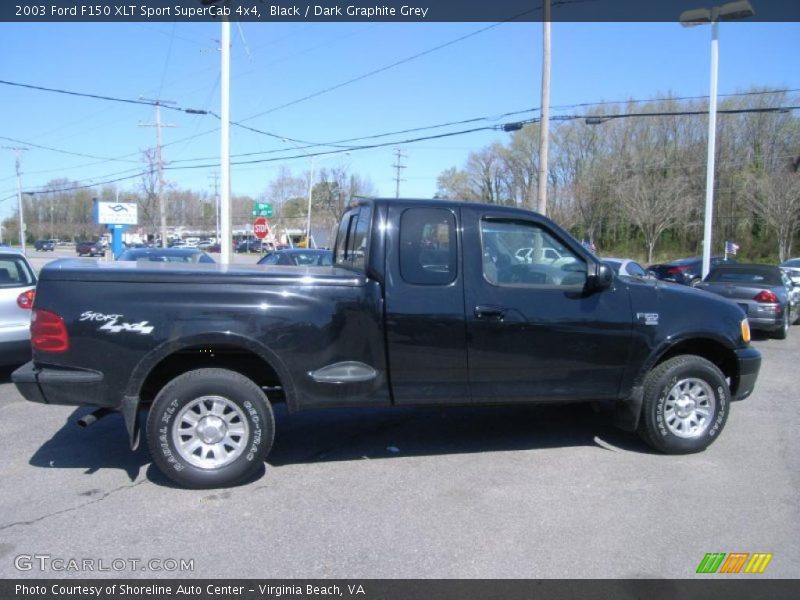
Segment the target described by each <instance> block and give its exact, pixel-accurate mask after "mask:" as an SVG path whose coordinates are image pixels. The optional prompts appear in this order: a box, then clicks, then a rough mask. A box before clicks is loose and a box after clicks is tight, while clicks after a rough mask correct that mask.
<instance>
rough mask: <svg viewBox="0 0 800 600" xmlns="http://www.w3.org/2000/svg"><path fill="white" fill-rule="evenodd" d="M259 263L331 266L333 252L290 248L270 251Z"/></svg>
mask: <svg viewBox="0 0 800 600" xmlns="http://www.w3.org/2000/svg"><path fill="white" fill-rule="evenodd" d="M258 264H259V265H288V266H293V267H330V266H331V265H332V264H333V252H331V251H330V250H322V249H314V248H312V249H311V250H306V249H305V248H290V249H288V250H276V251H275V252H270V253H269V254H267V255H266V256H265V257H264V258H262V259H261V260H259V261H258Z"/></svg>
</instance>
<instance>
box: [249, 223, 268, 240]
mask: <svg viewBox="0 0 800 600" xmlns="http://www.w3.org/2000/svg"><path fill="white" fill-rule="evenodd" d="M253 233H254V234H255V236H256V237H257V238H258V239H260V240H263V239H264V238H265V237H267V236H268V235H269V225H268V224H267V220H266V219H265V218H264V217H258V218H257V219H256V220H255V223H253Z"/></svg>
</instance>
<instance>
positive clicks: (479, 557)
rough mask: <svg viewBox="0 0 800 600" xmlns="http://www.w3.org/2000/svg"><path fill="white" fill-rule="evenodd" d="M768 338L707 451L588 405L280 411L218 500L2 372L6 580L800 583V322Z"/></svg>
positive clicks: (0, 570)
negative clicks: (747, 387) (719, 568)
mask: <svg viewBox="0 0 800 600" xmlns="http://www.w3.org/2000/svg"><path fill="white" fill-rule="evenodd" d="M755 345H756V346H757V347H758V348H759V349H760V350H761V351H762V352H763V356H764V364H763V367H762V374H761V378H760V380H759V383H758V386H757V388H756V392H755V394H754V395H753V396H752V397H751V398H750V399H748V400H746V401H744V402H739V403H736V404H734V405H733V407H732V411H731V415H730V418H729V420H728V424H727V427H726V429H725V431H724V433H723V435H722V436H721V438H720V439H719V440H718V441H717V442H716V443H715V444H714V445H713V446H711V448H709V449H708V450H707V451H706V452H704V453H702V454H698V455H692V456H685V457H668V456H661V455H657V454H653V453H651V452H649V451H648V450H647V448H646V447H645V446H644V445H643V444H642V443H640V442H639V441H638V440H637V438H635V437H634V436H632V435H630V434H626V433H623V432H620V431H617V430H616V429H615V428H614V427H613V426H612V425H611V424H610V422H609V420H608V419H607V418H606V417H605V416H604V415H596V414H594V412H593V411H592V410H591V408H590V407H588V406H577V407H563V408H556V407H512V408H485V409H484V408H451V409H447V410H434V409H431V410H428V409H425V410H422V409H403V410H368V411H349V410H348V411H328V412H325V411H313V412H308V413H303V414H299V415H287V414H285V413H284V412H279V413H278V415H277V431H278V435H277V439H276V443H275V447H274V450H273V452H272V454H271V456H270V458H269V462H268V464H267V465H266V468H265V472H264V474H263V475H262V476H261V477H260V478H258V479H257V480H256V481H254V482H252V483H250V484H247V485H244V486H241V487H238V488H234V489H230V490H222V491H186V490H181V489H176V488H174V487H173V486H172V485H170V484H169V483H168V481H166V480H165V479H164V478H163V477H162V476H161V475H160V474H159V473H158V472H157V471H156V469H155V468H154V467H153V466H152V465H151V459H150V456H149V454H148V452H147V450H146V449H145V448H140V449H139V450H137V451H136V452H131V451H129V450H128V449H127V447H126V439H125V435H124V430H123V424H122V421H121V419H120V418H119V417H117V416H112V417H108V418H106V419H104V420H102V421H100V422H98V423H97V424H96V425H94V426H92V427H90V428H89V429H86V430H81V429H80V428H78V427H77V426H76V425H75V421H76V420H77V419H78V418H79V417H80V416H81V415H82V414H84V413H85V412H87V411H86V410H85V409H74V408H69V407H55V406H39V405H35V404H31V403H28V402H25V401H24V400H22V398H21V397H20V396H19V394H18V393H17V391H16V389H15V388H14V386H13V385H12V384H10V383H8V374H7V373H6V374H0V456H2V457H3V460H2V461H0V481H2V482H3V483H2V485H1V486H0V577H20V576H23V577H34V576H35V577H42V576H45V577H50V576H58V577H61V576H81V575H83V576H85V575H87V574H86V573H65V572H61V571H54V570H52V569H48V570H45V571H44V572H42V571H40V570H39V568H38V565H39V560H41V561H46V560H48V559H37V560H36V561H34V564H33V568H32V569H31V570H30V571H22V572H21V571H19V570H17V568H16V567H15V563H17V564H18V565H20V566H22V567H25V566H26V565H27V564H28V561H26V559H25V557H26V556H29V555H49V556H50V557H51V558H55V559H70V558H75V559H93V560H94V561H95V564H96V565H97V566H99V563H98V562H97V561H100V560H102V561H103V564H104V565H105V566H106V567H107V568H108V567H109V566H110V565H112V561H114V560H115V559H122V560H124V561H126V562H127V563H128V565H130V561H131V560H132V559H133V560H139V561H148V560H151V559H156V560H162V561H163V560H164V559H176V560H180V559H190V560H193V561H194V571H191V572H188V571H187V572H183V573H172V572H169V573H167V572H164V571H156V572H152V571H142V570H141V566H142V563H138V564H137V565H136V568H135V569H131V568H129V566H125V568H124V569H123V570H122V571H121V572H120V573H113V572H105V573H100V575H101V576H120V575H123V576H132V577H137V576H147V577H154V576H155V577H159V576H167V575H183V576H194V577H213V578H216V577H264V578H266V577H276V578H277V577H314V578H316V577H351V578H367V577H370V578H382V577H393V578H394V577H411V578H416V577H422V578H429V577H447V578H450V577H486V578H498V577H508V578H512V577H513V578H535V577H648V578H686V577H692V576H694V572H695V569H696V568H697V565H698V564H699V562H700V561H701V559H702V558H703V556H704V555H705V553H707V552H772V553H773V554H774V557H773V559H772V562H771V563H770V564H769V567H768V568H767V570H766V572H765V574H764V575H761V576H760V577H767V576H769V577H783V578H797V577H800V508H799V507H798V497H800V493H799V492H800V444H798V443H797V436H798V430H800V427H798V426H800V411H798V407H799V406H800V402H799V401H800V386H798V375H797V364H798V356H800V326H795V327H794V328H793V331H792V332H791V335H790V338H789V339H788V340H786V341H777V340H767V339H760V340H757V341H756V342H755ZM20 556H22V557H23V558H22V559H18V557H20ZM20 560H21V561H22V562H20ZM120 564H121V563H117V566H120ZM162 564H163V563H162ZM166 564H167V566H168V567H170V568H171V567H172V566H173V563H169V562H168V563H166ZM153 566H155V567H157V566H158V565H157V564H156V565H153ZM88 575H90V576H91V575H92V573H88ZM738 577H745V576H744V575H739V576H738Z"/></svg>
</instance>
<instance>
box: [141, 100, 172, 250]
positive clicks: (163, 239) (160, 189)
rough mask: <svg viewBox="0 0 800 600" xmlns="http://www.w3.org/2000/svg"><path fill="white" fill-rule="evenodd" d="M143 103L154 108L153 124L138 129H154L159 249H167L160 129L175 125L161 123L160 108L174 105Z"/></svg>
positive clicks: (168, 102) (167, 101) (164, 102)
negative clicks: (152, 105)
mask: <svg viewBox="0 0 800 600" xmlns="http://www.w3.org/2000/svg"><path fill="white" fill-rule="evenodd" d="M139 100H144V101H145V102H152V103H153V104H154V106H155V107H156V122H155V123H139V127H155V128H156V162H157V163H158V209H159V212H160V213H161V247H162V248H166V247H167V201H166V199H165V198H164V160H163V159H162V157H161V128H162V127H175V125H172V124H167V123H162V122H161V107H162V106H164V105H167V104H176V102H175V101H174V100H161V99H158V98H155V99H154V98H142V97H141V96H140V97H139Z"/></svg>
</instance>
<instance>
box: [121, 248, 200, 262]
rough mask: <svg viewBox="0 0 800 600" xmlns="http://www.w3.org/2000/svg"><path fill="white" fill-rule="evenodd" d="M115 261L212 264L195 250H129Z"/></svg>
mask: <svg viewBox="0 0 800 600" xmlns="http://www.w3.org/2000/svg"><path fill="white" fill-rule="evenodd" d="M117 260H122V261H136V262H168V263H213V262H215V261H214V259H213V258H211V257H210V256H209V255H208V254H206V253H205V252H203V251H202V250H198V249H197V248H131V249H129V250H125V252H123V253H122V254H120V255H119V258H117Z"/></svg>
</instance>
